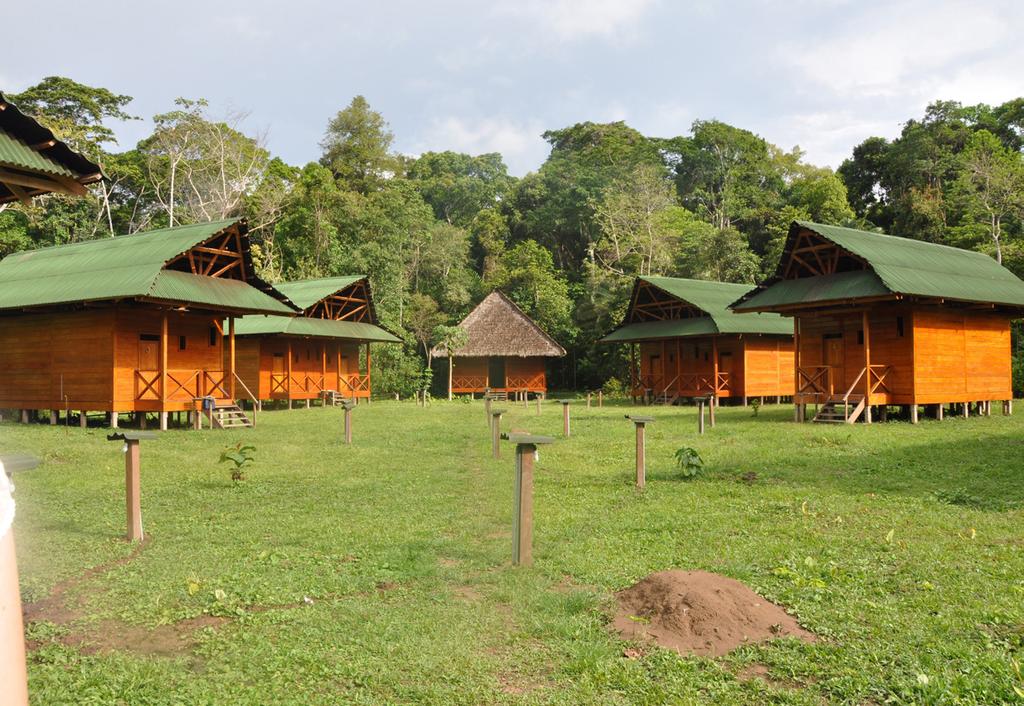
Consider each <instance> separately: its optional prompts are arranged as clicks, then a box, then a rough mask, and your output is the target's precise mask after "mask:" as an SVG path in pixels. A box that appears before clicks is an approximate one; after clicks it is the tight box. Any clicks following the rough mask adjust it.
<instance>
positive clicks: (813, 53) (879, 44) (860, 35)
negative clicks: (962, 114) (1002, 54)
mask: <svg viewBox="0 0 1024 706" xmlns="http://www.w3.org/2000/svg"><path fill="white" fill-rule="evenodd" d="M1020 14H1021V13H1020V9H1019V8H1018V7H1017V6H1016V5H1003V4H1002V3H996V4H993V3H988V5H987V6H986V5H985V4H984V3H980V2H972V1H968V0H955V1H953V2H944V3H941V4H940V3H935V2H932V1H931V0H913V1H912V2H905V3H900V4H895V3H894V4H891V5H885V6H884V9H883V8H879V7H872V6H867V7H865V8H863V9H862V10H861V11H860V14H859V15H856V16H852V17H850V18H847V19H845V20H844V22H843V25H842V26H841V29H834V30H833V31H829V32H823V33H822V35H821V37H820V39H810V40H808V39H806V38H804V39H803V40H801V41H799V42H788V43H786V44H785V45H784V46H783V52H784V55H783V63H786V64H789V65H791V66H793V67H795V68H796V69H798V70H799V71H800V72H801V73H802V74H803V76H804V78H805V79H807V80H810V81H811V82H813V83H815V84H818V85H819V87H821V86H824V87H826V88H827V89H828V90H830V91H832V92H833V93H835V94H837V95H839V96H861V97H863V96H875V97H884V96H905V95H908V94H912V95H916V94H920V93H921V92H923V91H926V90H930V88H929V86H928V84H929V83H930V81H928V80H927V78H928V77H929V76H931V75H934V74H939V75H941V74H942V73H944V72H948V71H952V70H956V69H957V68H960V69H962V68H963V67H966V66H969V65H970V64H972V63H973V62H975V61H977V60H979V59H982V58H984V56H985V55H986V53H988V52H991V51H993V50H996V49H998V47H999V45H1000V44H1002V43H1003V42H1004V41H1007V40H1011V39H1012V33H1013V27H1012V22H1011V21H1010V19H1011V17H1012V16H1013V15H1017V16H1019V15H1020ZM1004 63H1005V62H1004Z"/></svg>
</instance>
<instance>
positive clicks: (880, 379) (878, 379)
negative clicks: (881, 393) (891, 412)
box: [868, 363, 892, 393]
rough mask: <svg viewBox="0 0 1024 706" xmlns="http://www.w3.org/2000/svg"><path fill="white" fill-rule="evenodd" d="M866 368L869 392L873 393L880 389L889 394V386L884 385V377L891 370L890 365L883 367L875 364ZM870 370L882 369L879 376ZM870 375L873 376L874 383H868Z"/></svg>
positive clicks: (881, 364) (883, 365) (882, 364)
mask: <svg viewBox="0 0 1024 706" xmlns="http://www.w3.org/2000/svg"><path fill="white" fill-rule="evenodd" d="M868 368H869V370H868V374H869V377H868V381H869V383H868V384H869V386H870V388H871V390H870V391H871V392H872V393H873V392H874V391H875V390H877V389H878V388H882V389H883V390H885V391H886V392H887V393H891V390H890V389H889V386H888V385H886V384H885V376H886V375H888V374H889V371H890V370H892V366H891V365H885V364H884V363H877V364H874V365H869V366H868ZM871 368H882V372H881V374H879V373H877V372H875V371H874V370H872V369H871ZM871 375H874V376H875V382H874V383H871V382H870V380H871V377H870V376H871Z"/></svg>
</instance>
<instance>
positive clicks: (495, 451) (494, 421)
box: [491, 409, 505, 458]
mask: <svg viewBox="0 0 1024 706" xmlns="http://www.w3.org/2000/svg"><path fill="white" fill-rule="evenodd" d="M504 413H505V410H503V409H492V410H491V456H493V457H494V458H501V445H500V444H499V443H498V442H499V441H500V440H501V415H502V414H504Z"/></svg>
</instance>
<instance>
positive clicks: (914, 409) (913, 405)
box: [910, 404, 917, 424]
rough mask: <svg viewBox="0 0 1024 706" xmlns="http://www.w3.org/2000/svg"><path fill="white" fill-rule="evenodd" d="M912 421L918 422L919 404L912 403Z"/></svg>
mask: <svg viewBox="0 0 1024 706" xmlns="http://www.w3.org/2000/svg"><path fill="white" fill-rule="evenodd" d="M910 423H911V424H917V405H916V404H912V405H910Z"/></svg>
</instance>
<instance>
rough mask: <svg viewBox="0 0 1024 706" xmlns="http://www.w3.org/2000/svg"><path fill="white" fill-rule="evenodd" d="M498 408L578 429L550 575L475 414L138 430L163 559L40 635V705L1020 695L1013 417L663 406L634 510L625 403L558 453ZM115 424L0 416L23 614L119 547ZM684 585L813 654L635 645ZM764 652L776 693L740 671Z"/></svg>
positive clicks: (547, 498)
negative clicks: (720, 593)
mask: <svg viewBox="0 0 1024 706" xmlns="http://www.w3.org/2000/svg"><path fill="white" fill-rule="evenodd" d="M507 406H508V408H509V409H510V413H509V414H508V415H507V416H506V418H505V421H506V428H508V427H516V428H522V429H527V430H529V431H531V432H536V433H542V434H550V435H554V436H556V437H559V440H558V441H557V442H556V443H555V444H553V445H552V446H550V447H543V448H542V449H541V451H540V460H539V463H538V464H537V470H536V488H535V493H536V494H535V518H536V519H535V522H536V529H535V549H534V557H535V566H534V567H533V568H531V569H523V568H516V569H514V568H512V567H511V566H510V565H509V556H510V541H511V540H510V524H511V500H512V461H511V454H510V453H509V452H510V449H509V448H506V449H505V457H504V458H503V459H502V460H500V461H495V460H492V459H491V458H490V444H489V438H488V435H487V430H486V422H485V419H484V412H483V406H482V403H481V402H479V401H477V402H474V403H472V404H463V403H458V402H456V403H443V402H442V403H434V404H433V405H432V406H431V407H430V408H429V409H426V410H424V409H420V408H418V407H416V406H414V405H413V404H411V403H374V404H373V405H371V406H364V405H361V406H360V407H359V408H358V409H357V410H356V411H355V412H354V429H355V443H354V445H353V446H352V447H345V446H344V445H342V444H340V443H339V442H340V438H341V410H340V408H339V409H326V410H325V409H312V410H305V409H301V410H295V411H292V412H285V411H281V412H268V413H265V414H263V415H261V416H260V418H259V428H258V429H256V430H249V431H244V432H219V431H218V432H212V431H203V432H191V431H171V432H168V433H166V434H164V435H163V437H162V438H161V439H159V440H156V441H152V442H143V448H142V464H143V468H142V490H143V521H144V525H145V530H146V532H147V534H148V537H149V538H150V539H149V542H148V543H147V545H146V546H145V547H144V548H143V549H142V551H141V553H140V554H139V555H138V556H137V557H136V558H134V559H133V560H132V561H130V562H127V563H125V564H123V565H120V566H115V567H114V568H111V569H110V570H109V571H106V572H100V573H98V574H96V575H94V576H91V577H89V578H87V579H85V580H83V581H81V582H80V583H78V584H76V585H75V586H74V587H73V589H72V590H71V598H72V599H73V600H81V601H82V602H83V605H84V613H83V617H82V620H81V621H80V623H79V624H77V625H74V626H71V628H69V627H67V626H64V627H61V626H54V625H51V624H47V623H34V624H32V625H30V626H29V634H30V637H32V638H33V639H35V640H37V641H38V643H39V646H38V647H37V648H36V649H35V650H33V651H32V652H31V654H30V658H29V659H30V667H29V669H30V687H31V691H32V694H33V699H34V700H33V702H34V703H38V704H44V703H46V704H49V703H67V704H110V703H131V704H179V703H189V704H191V703H201V704H202V703H207V704H227V703H253V704H255V703H282V704H302V705H303V706H312V705H314V704H335V703H356V704H384V703H438V704H441V703H461V704H479V703H554V704H580V703H616V704H632V703H665V702H668V703H683V704H690V703H692V704H699V703H736V704H746V703H794V704H812V703H813V704H819V703H823V702H825V703H851V704H853V703H887V702H894V703H920V702H927V703H978V704H981V703H985V704H991V703H1007V702H1014V701H1015V700H1017V701H1020V699H1019V697H1018V695H1017V693H1016V692H1015V687H1017V688H1022V687H1024V682H1022V681H1021V680H1020V678H1019V676H1017V675H1016V674H1015V672H1014V669H1013V658H1014V657H1015V656H1016V657H1017V658H1018V659H1019V658H1020V657H1021V656H1022V655H1021V653H1022V651H1024V650H1022V645H1024V536H1022V530H1021V526H1022V524H1021V520H1022V519H1024V512H1022V509H1021V508H1022V506H1024V505H1022V504H1024V482H1022V479H1024V463H1022V462H1021V456H1022V452H1024V416H1018V417H1010V418H1004V417H1001V416H993V417H991V418H972V419H970V420H962V419H947V420H946V421H944V422H941V423H939V422H932V421H924V422H922V423H921V424H920V425H918V426H916V427H914V426H911V425H910V424H907V423H889V424H875V425H873V426H870V427H868V426H863V425H858V426H855V427H845V426H843V427H824V426H821V425H811V424H805V425H796V424H793V423H792V422H790V421H789V420H790V419H791V416H792V409H791V407H788V406H785V407H774V406H765V407H763V408H762V409H761V412H760V415H759V416H758V418H756V419H755V418H753V417H752V415H751V412H750V410H746V409H739V408H723V409H721V410H720V412H719V419H718V421H719V423H718V426H717V427H716V428H715V429H709V430H708V433H707V434H706V435H705V436H704V437H698V436H697V435H696V423H695V410H694V409H693V408H665V409H662V408H655V409H654V410H653V412H652V413H653V414H654V415H655V416H657V418H658V420H657V422H655V423H654V424H652V425H650V426H649V427H648V484H647V488H646V490H645V491H644V492H637V491H636V489H635V488H634V487H633V482H632V479H633V467H632V465H633V427H632V424H630V423H629V422H628V421H627V420H625V419H623V413H624V412H625V411H627V409H626V408H623V407H615V406H610V405H606V406H605V408H604V409H602V410H598V409H596V408H595V409H590V410H587V409H586V408H585V407H584V406H583V405H582V404H579V405H575V406H574V407H573V417H574V419H573V437H572V438H571V439H569V440H562V439H560V436H561V408H560V405H557V404H548V405H547V406H546V408H545V410H544V413H543V415H542V416H541V417H537V416H536V414H535V411H534V407H533V406H532V404H531V407H530V409H529V410H523V409H522V408H520V407H516V406H515V405H511V404H509V405H507ZM104 434H105V430H99V429H92V430H89V431H87V432H82V431H80V430H78V429H71V430H70V431H69V432H68V431H65V430H64V429H55V428H50V427H48V426H30V427H25V426H21V425H15V424H6V425H3V426H2V427H0V435H2V436H0V438H2V441H3V444H2V445H3V447H4V448H5V449H7V450H11V451H14V450H18V451H29V452H34V453H36V454H39V455H40V456H41V457H43V459H44V463H43V465H42V466H40V467H39V468H38V469H36V470H34V471H29V472H26V473H25V474H24V475H22V476H19V477H18V478H16V483H17V499H18V518H17V522H16V537H17V543H18V550H19V560H20V567H21V578H22V586H23V598H24V599H25V600H26V601H32V600H38V599H40V598H42V597H44V596H46V595H47V594H48V592H49V591H50V590H51V588H52V587H53V586H54V585H55V584H56V583H57V582H59V581H61V580H65V579H68V578H72V577H75V576H80V575H81V574H82V573H83V572H84V571H85V570H86V569H88V568H90V567H93V566H96V565H99V564H102V563H104V562H108V561H111V560H113V559H116V558H119V557H124V556H126V555H128V553H129V552H130V548H129V547H128V546H127V545H126V544H125V543H124V542H123V541H120V539H119V537H120V536H121V535H122V533H123V532H124V524H125V520H124V502H123V482H124V478H123V456H122V454H121V453H120V449H119V446H118V445H117V444H115V443H112V442H108V441H106V440H105V438H104ZM239 440H246V441H248V442H251V443H254V444H255V445H256V446H257V449H258V450H257V459H258V460H257V462H256V464H255V465H254V466H253V467H252V468H251V469H250V470H249V471H248V480H246V481H244V482H242V483H239V484H237V485H236V484H232V482H231V481H230V479H229V476H230V473H229V468H228V466H227V465H226V464H218V463H217V459H218V457H219V453H220V451H221V449H222V448H223V447H224V446H226V445H227V444H229V443H234V442H237V441H239ZM682 445H689V446H693V447H695V448H697V449H698V450H699V451H700V452H701V454H702V456H703V458H704V460H705V462H706V464H707V467H706V471H705V473H704V475H703V476H702V477H701V478H699V479H697V480H695V481H689V482H686V481H682V480H680V479H679V477H678V474H677V473H676V472H675V471H674V470H673V466H672V463H673V461H672V454H673V452H674V451H675V450H676V449H677V448H678V447H679V446H682ZM751 473H752V474H756V477H752V476H750V475H749V474H751ZM745 475H746V478H747V479H746V480H744V479H743V478H744V476H745ZM673 567H677V568H685V569H704V570H708V571H715V572H719V573H722V574H725V575H728V576H731V577H734V578H737V579H739V580H742V581H745V582H746V583H748V584H749V585H750V586H752V587H753V588H754V589H755V590H757V591H759V592H761V593H762V594H764V595H765V596H768V597H769V598H771V599H773V600H776V601H778V602H780V603H782V604H783V605H785V606H787V607H788V608H789V609H790V610H792V611H793V612H794V613H795V614H796V615H797V616H798V617H799V619H800V621H801V623H802V624H803V625H805V626H806V627H808V628H809V629H811V630H813V631H814V632H816V633H817V634H818V635H819V636H821V639H820V640H819V641H818V642H816V643H814V644H803V643H799V642H796V641H794V640H781V641H776V642H773V643H770V644H766V645H762V646H748V647H744V648H741V649H740V650H738V651H736V652H733V653H732V654H730V655H728V656H727V657H724V658H720V659H705V658H692V657H680V656H678V655H676V654H674V653H669V652H665V651H661V650H657V649H650V650H646V651H644V652H643V654H642V656H640V657H639V658H626V657H624V656H623V650H624V648H625V647H626V645H625V644H624V643H623V642H621V641H620V640H618V639H617V638H616V637H615V636H613V635H612V634H610V633H609V631H608V629H607V627H606V624H607V620H608V617H607V616H608V612H609V610H610V608H611V606H612V605H613V600H614V599H613V595H612V594H613V593H614V592H615V591H617V590H619V589H622V588H624V587H626V586H628V585H630V584H632V583H633V582H635V581H636V580H638V579H640V578H641V577H643V576H645V575H647V574H648V573H651V572H653V571H658V570H662V569H666V568H673ZM305 598H309V599H311V600H312V604H311V605H309V604H307V602H306V601H305V600H304V599H305ZM261 607H271V608H270V609H263V608H261ZM203 614H211V615H224V616H230V617H232V619H231V620H230V621H228V622H227V623H225V624H224V625H222V626H220V627H218V628H216V629H206V630H203V631H200V632H199V633H197V635H196V637H197V640H198V644H197V645H196V647H195V648H194V649H191V650H186V651H185V652H184V653H183V654H181V655H180V656H178V657H173V658H163V657H152V656H149V657H147V656H141V655H138V654H135V653H132V652H129V651H114V652H106V653H96V654H83V653H82V652H81V651H80V650H79V649H77V648H74V647H68V646H65V645H64V644H62V643H61V642H60V641H59V639H58V638H59V636H60V635H61V634H62V633H64V632H66V631H67V630H69V629H73V630H87V629H88V628H89V625H94V624H96V623H98V622H99V621H103V620H116V621H121V622H122V623H125V624H127V625H144V626H157V625H160V624H168V623H173V622H175V621H179V620H182V619H184V618H189V617H194V616H198V615H203ZM753 663H757V664H762V665H766V666H767V667H768V669H769V674H770V676H771V678H772V680H773V681H772V682H771V683H766V682H765V681H762V680H756V679H755V680H750V681H742V680H740V679H738V678H737V677H736V676H735V675H736V674H737V673H738V672H740V671H741V670H742V669H743V668H744V667H745V666H748V665H750V664H753Z"/></svg>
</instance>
